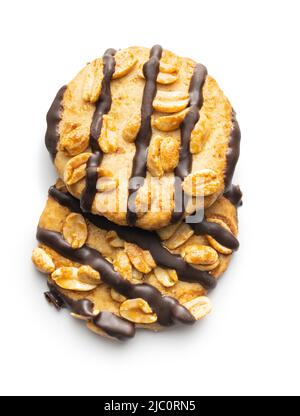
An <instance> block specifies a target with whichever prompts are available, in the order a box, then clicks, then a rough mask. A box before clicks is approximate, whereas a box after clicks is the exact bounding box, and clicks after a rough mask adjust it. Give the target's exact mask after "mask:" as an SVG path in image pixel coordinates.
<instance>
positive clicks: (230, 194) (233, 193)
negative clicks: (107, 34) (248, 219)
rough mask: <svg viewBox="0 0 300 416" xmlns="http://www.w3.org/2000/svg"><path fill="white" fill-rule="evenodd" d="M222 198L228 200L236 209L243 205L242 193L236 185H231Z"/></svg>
mask: <svg viewBox="0 0 300 416" xmlns="http://www.w3.org/2000/svg"><path fill="white" fill-rule="evenodd" d="M224 197H225V198H226V199H228V200H229V201H230V202H231V203H232V205H234V206H236V207H240V206H241V205H243V201H242V198H243V193H242V191H241V188H240V187H239V186H237V185H231V187H230V188H229V190H228V191H227V192H226V193H225V194H224Z"/></svg>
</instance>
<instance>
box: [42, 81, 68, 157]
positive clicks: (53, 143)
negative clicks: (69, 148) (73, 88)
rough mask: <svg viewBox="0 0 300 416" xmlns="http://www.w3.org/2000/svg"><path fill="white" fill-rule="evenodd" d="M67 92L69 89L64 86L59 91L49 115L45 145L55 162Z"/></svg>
mask: <svg viewBox="0 0 300 416" xmlns="http://www.w3.org/2000/svg"><path fill="white" fill-rule="evenodd" d="M66 90H67V87H66V86H64V87H62V88H61V89H60V90H59V91H58V93H57V95H56V97H55V99H54V101H53V103H52V105H51V107H50V110H49V111H48V114H47V132H46V137H45V143H46V147H47V149H48V151H49V153H50V155H51V157H52V159H53V160H54V159H55V156H56V153H57V145H58V142H59V131H58V127H59V123H60V121H61V113H62V111H63V107H62V101H63V97H64V94H65V92H66Z"/></svg>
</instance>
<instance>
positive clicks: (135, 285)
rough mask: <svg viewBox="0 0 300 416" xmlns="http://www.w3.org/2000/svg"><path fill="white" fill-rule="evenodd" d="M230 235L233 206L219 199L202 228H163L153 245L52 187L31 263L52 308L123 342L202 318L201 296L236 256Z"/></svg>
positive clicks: (204, 301) (206, 306) (152, 236)
mask: <svg viewBox="0 0 300 416" xmlns="http://www.w3.org/2000/svg"><path fill="white" fill-rule="evenodd" d="M235 195H237V193H236V192H235ZM236 203H238V201H237V200H236ZM237 231H238V230H237V210H236V206H234V205H233V204H232V202H230V200H229V199H226V198H225V197H222V198H221V199H219V200H218V201H217V202H216V203H215V204H214V205H213V206H212V207H210V208H209V209H208V210H207V211H206V214H205V219H204V220H203V222H202V223H199V224H196V225H193V226H189V225H187V224H185V223H182V224H179V225H176V226H172V227H167V228H165V229H163V230H161V231H160V238H159V237H158V235H157V234H156V233H155V232H149V231H145V230H141V229H138V228H129V227H120V226H118V225H116V224H114V223H112V222H110V221H108V220H107V219H105V218H103V217H99V216H95V215H93V214H87V213H83V212H82V210H81V209H80V204H79V201H78V200H77V199H75V198H74V197H72V196H71V195H70V194H69V193H68V192H67V189H66V188H65V186H64V184H63V183H62V182H60V181H58V183H57V185H56V187H52V188H51V189H50V191H49V198H48V201H47V204H46V207H45V210H44V212H43V214H42V216H41V219H40V222H39V227H38V231H37V239H38V241H39V246H38V248H36V249H35V250H34V251H33V256H32V259H33V262H34V264H35V266H36V267H37V268H38V269H39V270H40V271H41V272H43V273H45V274H47V275H49V280H48V285H49V292H47V293H46V297H47V299H48V300H49V301H50V302H51V303H52V304H54V305H55V306H56V307H57V308H58V309H60V308H63V307H67V308H68V309H70V311H71V313H72V315H73V316H74V317H76V318H79V319H83V320H86V321H87V325H88V327H89V328H90V329H91V330H93V331H95V332H97V333H99V334H101V335H104V336H108V337H111V338H116V339H126V338H131V337H133V336H134V334H135V328H136V327H145V328H148V329H151V330H159V329H161V328H163V327H168V326H170V325H173V324H176V323H183V324H193V323H194V322H196V320H200V319H202V318H203V317H204V316H206V315H207V314H208V313H209V312H210V311H211V303H210V301H209V299H208V298H207V296H206V295H207V292H208V290H209V289H211V288H213V287H215V285H216V281H217V278H218V277H220V276H221V274H223V273H224V272H225V270H226V269H227V267H228V264H229V262H230V258H231V254H232V253H233V251H234V250H236V249H238V246H239V244H238V241H237V240H236V235H237ZM207 233H209V235H207Z"/></svg>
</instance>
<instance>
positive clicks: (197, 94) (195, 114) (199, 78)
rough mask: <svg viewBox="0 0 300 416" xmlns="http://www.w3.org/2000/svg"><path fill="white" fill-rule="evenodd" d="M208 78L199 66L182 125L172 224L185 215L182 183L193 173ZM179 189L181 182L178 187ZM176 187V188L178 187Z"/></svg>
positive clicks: (203, 68)
mask: <svg viewBox="0 0 300 416" xmlns="http://www.w3.org/2000/svg"><path fill="white" fill-rule="evenodd" d="M206 78H207V69H206V68H205V66H203V65H201V64H197V65H196V68H195V71H194V75H193V77H192V80H191V85H190V91H189V93H190V107H191V109H190V111H189V112H188V114H187V115H186V117H185V119H184V120H183V122H182V124H181V150H180V159H179V164H178V166H177V168H176V170H175V177H176V178H179V179H180V180H181V183H180V188H179V192H175V209H174V212H173V216H172V223H177V222H179V221H180V220H181V219H182V216H183V213H184V193H183V191H182V188H181V187H182V182H183V181H184V179H185V178H186V177H187V176H188V175H189V174H190V173H191V170H192V163H193V156H192V154H191V151H190V142H191V135H192V132H193V130H194V128H195V126H196V124H197V123H198V121H199V119H200V110H201V108H202V106H203V101H204V99H203V87H204V84H205V81H206ZM177 186H178V187H179V182H178V185H177ZM177 186H176V187H177Z"/></svg>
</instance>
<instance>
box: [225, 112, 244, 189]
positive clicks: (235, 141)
mask: <svg viewBox="0 0 300 416" xmlns="http://www.w3.org/2000/svg"><path fill="white" fill-rule="evenodd" d="M240 144H241V130H240V126H239V123H238V121H237V119H236V112H235V111H234V110H233V112H232V130H231V134H230V140H229V145H228V150H227V164H226V172H225V193H226V192H227V191H229V190H230V187H231V183H232V179H233V175H234V171H235V168H236V165H237V162H238V160H239V157H240Z"/></svg>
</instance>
